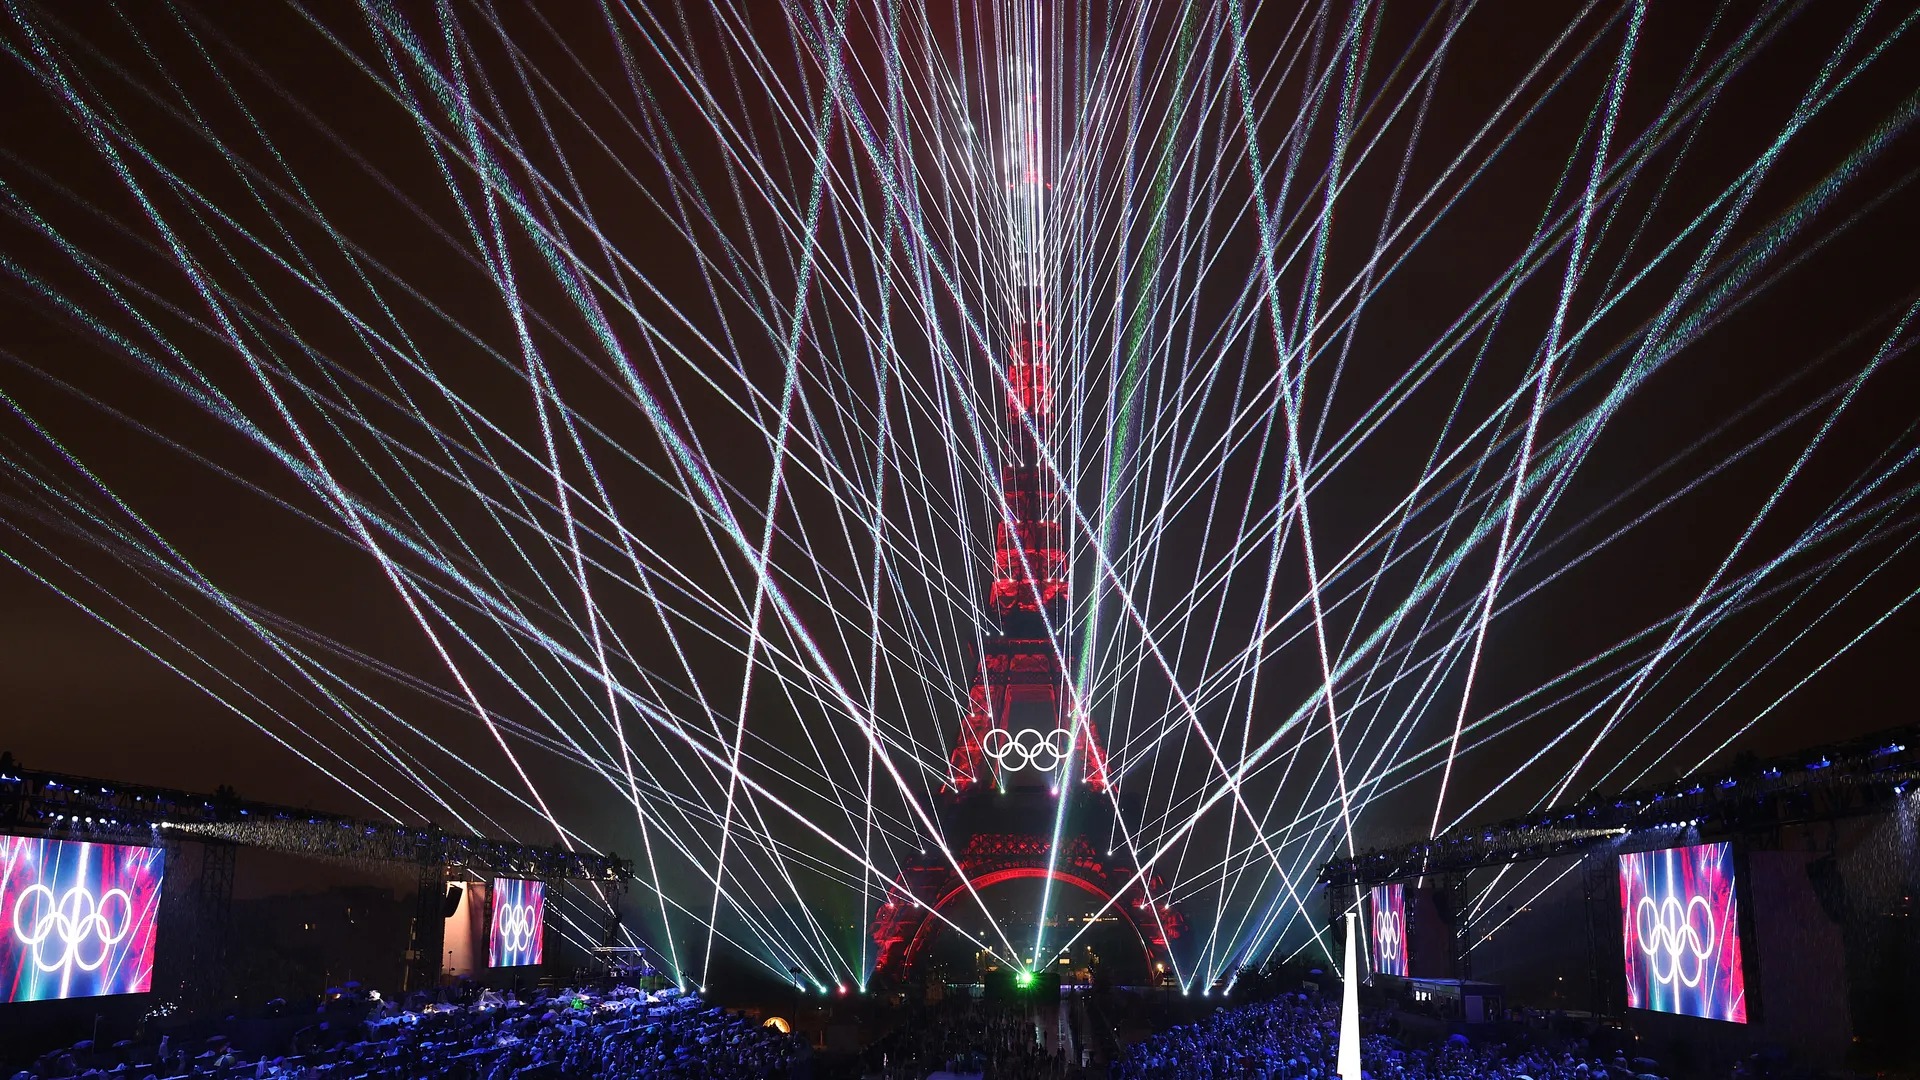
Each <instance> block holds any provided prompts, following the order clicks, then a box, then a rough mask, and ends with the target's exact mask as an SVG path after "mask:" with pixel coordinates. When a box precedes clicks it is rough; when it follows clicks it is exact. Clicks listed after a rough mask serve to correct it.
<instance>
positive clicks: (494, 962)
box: [487, 878, 547, 967]
mask: <svg viewBox="0 0 1920 1080" xmlns="http://www.w3.org/2000/svg"><path fill="white" fill-rule="evenodd" d="M546 922H547V886H546V884H545V883H544V882H539V881H524V880H522V879H520V878H494V879H493V927H492V930H491V931H490V932H489V933H488V934H487V966H488V967H524V966H526V965H528V964H537V963H539V962H540V955H541V953H542V952H544V951H545V947H546V936H547V934H546Z"/></svg>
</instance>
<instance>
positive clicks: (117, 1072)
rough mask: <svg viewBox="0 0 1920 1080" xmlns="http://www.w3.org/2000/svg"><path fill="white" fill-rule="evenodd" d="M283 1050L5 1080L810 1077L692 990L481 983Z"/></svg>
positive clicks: (158, 1054)
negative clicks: (467, 997) (501, 988)
mask: <svg viewBox="0 0 1920 1080" xmlns="http://www.w3.org/2000/svg"><path fill="white" fill-rule="evenodd" d="M287 1050H288V1052H287V1053H285V1054H267V1055H245V1054H242V1053H240V1052H238V1051H237V1050H235V1049H234V1048H233V1047H232V1046H231V1045H230V1044H227V1043H223V1042H222V1041H221V1040H219V1039H215V1040H213V1042H212V1044H211V1045H205V1044H203V1045H198V1046H194V1047H176V1046H173V1045H169V1042H167V1041H163V1042H161V1043H160V1044H158V1045H155V1046H151V1047H132V1046H117V1047H113V1048H109V1049H105V1050H98V1051H96V1050H95V1049H94V1048H93V1047H92V1046H90V1045H82V1046H77V1047H74V1048H73V1049H70V1050H65V1051H59V1052H56V1053H53V1054H49V1055H46V1056H45V1057H43V1058H41V1059H40V1060H39V1061H38V1062H36V1063H35V1065H34V1067H33V1068H32V1069H29V1070H25V1071H22V1072H19V1073H16V1074H15V1075H14V1077H13V1080H54V1078H68V1077H73V1078H82V1080H118V1078H122V1077H125V1078H130V1080H167V1078H172V1077H182V1078H218V1080H249V1078H251V1080H267V1078H276V1080H414V1078H420V1077H436V1078H444V1080H587V1078H600V1077H606V1078H611V1080H640V1078H648V1080H654V1078H658V1080H761V1078H767V1077H795V1078H805V1077H808V1076H810V1075H811V1048H810V1047H808V1046H807V1045H806V1043H805V1042H804V1041H803V1040H801V1039H799V1038H797V1037H795V1036H792V1035H787V1034H783V1033H781V1032H779V1031H776V1030H773V1029H771V1028H767V1027H763V1026H760V1025H758V1024H755V1023H753V1022H752V1021H750V1020H748V1019H747V1018H745V1017H743V1016H740V1015H737V1014H732V1013H729V1012H727V1011H726V1010H724V1009H719V1008H711V1007H708V1006H706V1005H705V1004H704V1003H702V1002H701V1001H700V999H699V998H697V997H694V996H692V995H683V994H679V993H677V992H675V991H672V990H667V991H663V992H660V993H656V994H649V993H646V992H644V991H640V990H634V989H630V988H625V987H619V988H615V989H613V990H611V991H607V992H588V991H570V992H564V993H561V994H558V995H554V996H547V995H544V994H543V995H539V996H537V997H535V998H534V999H531V1000H527V1001H521V1000H519V999H518V998H516V997H515V996H514V995H513V994H510V993H509V994H504V995H499V994H494V993H492V992H488V993H487V994H485V995H483V996H482V997H481V998H480V999H479V1000H477V1001H474V1002H470V1003H462V1004H445V1005H443V1004H433V1005H427V1006H425V1007H424V1008H419V1009H399V1008H395V1007H393V1006H392V1005H390V1004H385V1003H382V1004H381V1005H380V1006H378V1007H376V1008H375V1009H374V1011H373V1012H372V1013H370V1014H369V1015H367V1016H366V1018H365V1019H364V1020H362V1021H359V1022H355V1023H351V1024H348V1023H339V1024H335V1023H333V1022H331V1021H327V1020H324V1019H317V1020H316V1022H315V1023H313V1024H312V1025H309V1026H307V1027H304V1028H302V1029H301V1030H300V1031H299V1032H298V1033H297V1034H296V1035H295V1036H294V1039H293V1041H292V1043H291V1044H290V1045H289V1046H288V1047H287Z"/></svg>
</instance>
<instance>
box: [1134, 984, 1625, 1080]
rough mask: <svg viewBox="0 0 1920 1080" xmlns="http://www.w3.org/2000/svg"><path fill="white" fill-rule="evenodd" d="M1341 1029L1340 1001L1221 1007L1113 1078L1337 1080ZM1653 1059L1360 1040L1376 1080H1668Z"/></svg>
mask: <svg viewBox="0 0 1920 1080" xmlns="http://www.w3.org/2000/svg"><path fill="white" fill-rule="evenodd" d="M1338 1032H1339V1007H1338V1005H1337V1003H1335V1002H1333V1001H1331V1000H1322V999H1320V998H1317V997H1309V996H1308V995H1306V994H1286V995H1283V996H1282V997H1281V998H1279V999H1278V1000H1274V1001H1265V1002H1260V1003H1257V1004H1252V1005H1243V1006H1239V1007H1236V1008H1223V1009H1220V1010H1218V1011H1216V1012H1214V1013H1213V1014H1211V1015H1210V1016H1208V1017H1207V1018H1205V1019H1204V1020H1201V1021H1199V1022H1198V1023H1193V1024H1183V1025H1180V1026H1177V1027H1174V1028H1170V1029H1168V1030H1167V1031H1164V1032H1161V1033H1159V1034H1157V1035H1154V1036H1152V1037H1150V1038H1148V1039H1146V1040H1144V1041H1142V1042H1140V1043H1137V1044H1135V1045H1134V1046H1132V1047H1130V1048H1129V1049H1128V1050H1126V1051H1125V1052H1124V1053H1123V1055H1122V1056H1121V1057H1120V1059H1119V1060H1116V1061H1115V1062H1113V1063H1112V1065H1111V1066H1110V1067H1109V1070H1108V1075H1109V1076H1110V1077H1113V1078H1114V1080H1215V1078H1225V1077H1234V1078H1236V1080H1238V1078H1241V1077H1260V1078H1263V1080H1333V1078H1334V1077H1335V1076H1336V1071H1335V1065H1334V1060H1335V1055H1336V1053H1337V1051H1338V1048H1339V1034H1338ZM1651 1064H1652V1063H1651V1062H1648V1061H1646V1059H1636V1060H1635V1061H1628V1060H1627V1059H1625V1058H1623V1057H1617V1056H1616V1057H1615V1058H1611V1059H1610V1058H1606V1057H1603V1056H1597V1055H1594V1054H1592V1053H1591V1052H1589V1051H1588V1050H1587V1049H1586V1048H1585V1046H1584V1044H1581V1043H1579V1042H1573V1043H1564V1044H1556V1045H1553V1046H1549V1045H1544V1044H1542V1045H1535V1044H1530V1043H1506V1042H1497V1041H1496V1042H1487V1041H1469V1040H1468V1039H1467V1038H1466V1037H1464V1036H1460V1035H1455V1036H1452V1037H1450V1038H1447V1039H1445V1040H1442V1041H1438V1042H1434V1043H1432V1044H1430V1045H1421V1046H1413V1045H1405V1044H1402V1043H1401V1042H1400V1041H1399V1040H1397V1039H1394V1038H1392V1037H1390V1036H1387V1035H1384V1034H1368V1035H1364V1036H1363V1037H1362V1038H1361V1040H1360V1067H1361V1071H1362V1072H1363V1073H1365V1075H1366V1076H1367V1077H1368V1078H1369V1080H1661V1078H1660V1077H1659V1076H1657V1075H1654V1074H1652V1073H1646V1072H1641V1071H1637V1070H1639V1069H1643V1068H1645V1067H1646V1066H1648V1065H1651Z"/></svg>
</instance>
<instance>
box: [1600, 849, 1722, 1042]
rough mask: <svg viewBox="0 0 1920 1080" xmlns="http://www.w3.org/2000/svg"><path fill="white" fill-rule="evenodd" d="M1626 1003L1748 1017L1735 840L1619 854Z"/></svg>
mask: <svg viewBox="0 0 1920 1080" xmlns="http://www.w3.org/2000/svg"><path fill="white" fill-rule="evenodd" d="M1620 912H1621V922H1622V934H1623V937H1624V940H1625V955H1626V975H1627V1005H1628V1007H1630V1008H1635V1009H1647V1010H1650V1011H1652V1012H1664V1013H1674V1014H1676V1015H1679V1016H1699V1017H1705V1018H1706V1019H1709V1020H1725V1021H1728V1022H1731V1023H1735V1024H1744V1023H1746V1022H1747V984H1746V973H1745V971H1744V970H1742V967H1741V963H1740V898H1739V896H1738V891H1737V889H1736V887H1735V882H1734V873H1733V845H1732V844H1727V843H1719V844H1699V845H1696V846H1694V847H1682V848H1667V849H1664V850H1661V851H1643V852H1636V853H1633V854H1627V855H1622V856H1620Z"/></svg>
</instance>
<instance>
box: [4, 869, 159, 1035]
mask: <svg viewBox="0 0 1920 1080" xmlns="http://www.w3.org/2000/svg"><path fill="white" fill-rule="evenodd" d="M162 863H163V859H162V854H161V850H160V849H159V848H150V847H131V846H128V845H124V844H84V843H77V842H74V841H68V840H37V839H33V838H30V837H25V836H0V1003H5V1002H14V1001H48V1000H52V999H54V998H79V997H99V996H101V995H103V994H144V993H146V992H147V991H148V990H150V989H151V988H152V987H153V939H154V930H155V925H156V921H157V918H158V916H159V914H160V873H161V869H162Z"/></svg>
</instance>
